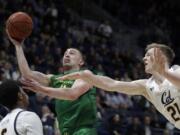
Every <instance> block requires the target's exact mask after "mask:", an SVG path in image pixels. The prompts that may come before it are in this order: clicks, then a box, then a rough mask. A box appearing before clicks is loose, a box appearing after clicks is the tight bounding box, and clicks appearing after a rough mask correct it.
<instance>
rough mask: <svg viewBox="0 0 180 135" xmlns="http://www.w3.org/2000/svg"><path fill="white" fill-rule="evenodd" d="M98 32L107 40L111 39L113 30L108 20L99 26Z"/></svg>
mask: <svg viewBox="0 0 180 135" xmlns="http://www.w3.org/2000/svg"><path fill="white" fill-rule="evenodd" d="M98 32H99V33H100V34H101V35H102V36H104V37H106V38H110V37H111V36H112V32H113V30H112V27H111V26H110V24H109V21H108V20H106V21H104V23H102V24H100V25H99V28H98Z"/></svg>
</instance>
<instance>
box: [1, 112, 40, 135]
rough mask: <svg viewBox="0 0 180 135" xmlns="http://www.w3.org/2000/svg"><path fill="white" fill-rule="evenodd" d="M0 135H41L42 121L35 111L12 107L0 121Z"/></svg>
mask: <svg viewBox="0 0 180 135" xmlns="http://www.w3.org/2000/svg"><path fill="white" fill-rule="evenodd" d="M15 130H16V131H17V133H16V132H15ZM0 135H43V130H42V123H41V120H40V118H39V117H38V116H37V115H36V114H35V113H33V112H29V111H23V110H22V109H14V110H12V111H11V112H10V113H8V114H7V115H6V116H5V117H4V118H3V119H2V120H1V121H0Z"/></svg>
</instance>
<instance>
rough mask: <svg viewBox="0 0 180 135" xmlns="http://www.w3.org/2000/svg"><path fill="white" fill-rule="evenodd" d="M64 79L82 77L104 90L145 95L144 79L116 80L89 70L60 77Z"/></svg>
mask: <svg viewBox="0 0 180 135" xmlns="http://www.w3.org/2000/svg"><path fill="white" fill-rule="evenodd" d="M59 79H61V80H66V79H72V80H74V79H82V80H84V81H86V82H88V83H89V84H91V85H92V86H95V87H98V88H101V89H103V90H106V91H117V92H121V93H125V94H129V95H145V94H146V91H145V89H146V88H145V83H146V80H137V81H132V82H123V81H117V80H114V79H112V78H110V77H107V76H101V75H95V74H93V73H92V72H91V71H89V70H85V71H79V72H75V73H71V74H68V75H65V76H63V77H60V78H59Z"/></svg>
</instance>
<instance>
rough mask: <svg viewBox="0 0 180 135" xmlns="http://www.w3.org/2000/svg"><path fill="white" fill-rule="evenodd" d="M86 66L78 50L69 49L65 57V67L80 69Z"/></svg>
mask: <svg viewBox="0 0 180 135" xmlns="http://www.w3.org/2000/svg"><path fill="white" fill-rule="evenodd" d="M83 64H84V62H83V60H82V56H81V54H80V52H79V51H78V50H77V49H74V48H70V49H67V50H66V52H65V53H64V57H63V66H67V67H71V68H72V69H73V68H74V69H75V68H79V67H80V66H82V65H83Z"/></svg>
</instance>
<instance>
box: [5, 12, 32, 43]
mask: <svg viewBox="0 0 180 135" xmlns="http://www.w3.org/2000/svg"><path fill="white" fill-rule="evenodd" d="M6 29H7V30H8V33H9V35H10V36H11V38H13V39H15V40H16V41H19V42H21V41H23V40H24V39H25V38H27V37H28V36H29V35H30V34H31V33H32V29H33V21H32V18H31V17H30V16H29V15H28V14H27V13H24V12H15V13H13V14H12V15H10V17H9V18H8V20H7V22H6Z"/></svg>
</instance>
